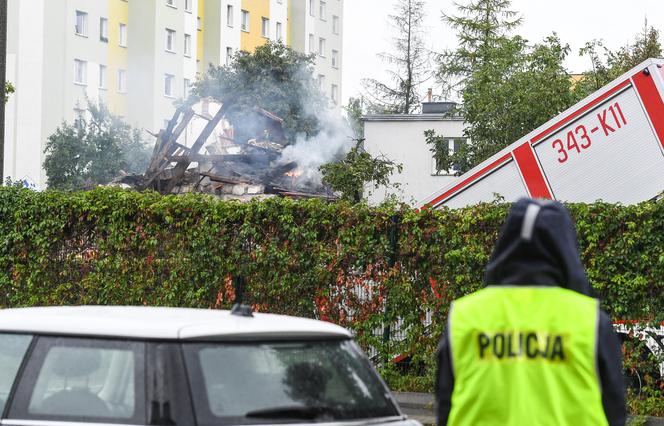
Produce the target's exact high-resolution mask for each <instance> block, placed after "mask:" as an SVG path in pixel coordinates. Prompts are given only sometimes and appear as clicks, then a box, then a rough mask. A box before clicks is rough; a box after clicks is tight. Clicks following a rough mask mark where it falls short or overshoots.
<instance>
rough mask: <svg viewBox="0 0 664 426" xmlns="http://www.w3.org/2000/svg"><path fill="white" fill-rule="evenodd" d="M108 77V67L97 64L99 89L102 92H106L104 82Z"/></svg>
mask: <svg viewBox="0 0 664 426" xmlns="http://www.w3.org/2000/svg"><path fill="white" fill-rule="evenodd" d="M107 76H108V67H106V65H103V64H99V81H98V83H99V88H100V89H102V90H106V89H107V88H108V86H107V85H106V80H107Z"/></svg>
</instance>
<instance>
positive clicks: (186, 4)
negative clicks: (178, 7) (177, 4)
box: [184, 0, 193, 13]
mask: <svg viewBox="0 0 664 426" xmlns="http://www.w3.org/2000/svg"><path fill="white" fill-rule="evenodd" d="M192 4H193V0H184V10H185V12H189V13H191V9H192V8H191V5H192Z"/></svg>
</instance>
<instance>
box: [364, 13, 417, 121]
mask: <svg viewBox="0 0 664 426" xmlns="http://www.w3.org/2000/svg"><path fill="white" fill-rule="evenodd" d="M388 19H389V23H390V25H391V27H392V30H393V32H394V34H396V35H395V36H394V38H393V39H392V45H393V47H394V51H393V52H390V53H381V54H380V55H379V57H380V58H381V59H382V60H383V61H384V62H385V63H387V64H389V65H390V66H391V68H389V69H388V70H387V72H388V74H389V76H390V82H388V83H384V82H381V81H379V80H376V79H371V78H370V79H364V80H363V81H362V85H363V86H364V89H365V93H366V97H367V100H368V102H369V105H370V108H371V109H372V110H374V111H378V112H381V113H386V114H410V113H412V112H414V111H416V110H417V109H418V108H419V107H420V87H421V85H422V83H423V82H424V81H426V80H427V79H428V76H427V68H428V65H429V54H428V52H427V49H426V48H425V46H424V38H423V37H424V33H423V28H422V25H423V23H424V1H421V0H396V1H395V4H394V13H393V14H391V15H390V16H389V18H388Z"/></svg>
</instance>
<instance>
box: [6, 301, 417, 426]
mask: <svg viewBox="0 0 664 426" xmlns="http://www.w3.org/2000/svg"><path fill="white" fill-rule="evenodd" d="M0 412H1V413H2V419H1V421H0V424H2V425H17V426H18V425H21V426H40V425H44V426H65V425H80V424H122V425H192V426H193V425H198V426H213V425H214V426H216V425H258V424H260V425H262V424H307V423H308V424H311V423H316V424H325V423H328V424H349V425H352V424H355V425H364V424H372V425H379V424H390V425H394V426H417V425H419V423H418V422H416V421H412V420H408V419H407V418H406V417H405V416H404V415H403V414H402V413H401V411H400V409H399V407H398V405H397V403H396V402H395V400H394V399H393V397H392V395H391V394H390V391H389V390H388V388H387V387H386V386H385V384H384V383H383V382H382V380H381V379H380V377H379V376H378V374H377V373H376V372H375V371H374V369H373V367H372V366H371V364H370V363H369V361H368V360H367V358H366V357H365V356H364V354H363V353H362V351H361V350H360V349H359V347H358V346H357V345H356V344H355V343H354V342H353V340H352V338H351V335H350V333H349V332H348V331H347V330H345V329H344V328H341V327H338V326H336V325H333V324H329V323H325V322H320V321H314V320H309V319H303V318H294V317H287V316H280V315H270V314H253V315H252V314H251V313H250V312H246V311H245V312H242V311H241V310H240V311H239V312H237V313H235V312H234V313H231V312H229V311H218V310H203V309H180V308H147V307H93V306H88V307H54V308H23V309H5V310H0Z"/></svg>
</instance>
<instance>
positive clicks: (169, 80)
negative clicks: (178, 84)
mask: <svg viewBox="0 0 664 426" xmlns="http://www.w3.org/2000/svg"><path fill="white" fill-rule="evenodd" d="M173 80H175V76H173V75H171V74H165V75H164V95H165V96H168V97H173Z"/></svg>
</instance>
